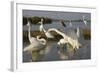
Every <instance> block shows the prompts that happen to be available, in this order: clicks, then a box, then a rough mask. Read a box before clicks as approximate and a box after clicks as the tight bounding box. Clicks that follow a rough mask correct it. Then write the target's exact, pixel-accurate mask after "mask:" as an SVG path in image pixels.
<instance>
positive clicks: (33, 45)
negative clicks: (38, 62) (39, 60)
mask: <svg viewBox="0 0 100 73" xmlns="http://www.w3.org/2000/svg"><path fill="white" fill-rule="evenodd" d="M27 26H28V38H29V41H30V45H29V46H27V47H25V48H24V51H29V52H32V51H36V50H41V49H43V48H45V46H46V40H45V39H43V38H41V39H40V36H37V37H36V38H35V37H32V36H31V34H30V22H29V21H28V24H27Z"/></svg>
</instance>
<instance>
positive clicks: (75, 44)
mask: <svg viewBox="0 0 100 73" xmlns="http://www.w3.org/2000/svg"><path fill="white" fill-rule="evenodd" d="M48 31H55V32H56V33H58V34H59V35H61V36H62V37H63V38H62V39H60V40H59V42H58V44H63V43H69V44H70V45H71V46H72V48H73V49H79V47H80V46H81V44H80V43H79V41H78V39H73V38H71V37H69V36H67V35H66V34H64V33H63V32H60V31H59V30H57V29H55V28H51V29H49V30H48Z"/></svg>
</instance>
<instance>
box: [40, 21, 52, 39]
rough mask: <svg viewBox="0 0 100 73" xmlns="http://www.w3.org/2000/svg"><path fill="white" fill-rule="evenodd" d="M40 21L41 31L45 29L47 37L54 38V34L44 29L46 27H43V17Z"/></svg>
mask: <svg viewBox="0 0 100 73" xmlns="http://www.w3.org/2000/svg"><path fill="white" fill-rule="evenodd" d="M39 23H40V24H41V25H40V31H41V32H42V31H43V32H44V33H45V35H46V37H47V38H54V36H53V35H52V34H51V33H50V32H49V31H46V30H45V29H44V27H43V19H41V21H40V22H39Z"/></svg>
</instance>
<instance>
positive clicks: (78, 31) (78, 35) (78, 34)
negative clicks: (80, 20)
mask: <svg viewBox="0 0 100 73" xmlns="http://www.w3.org/2000/svg"><path fill="white" fill-rule="evenodd" d="M76 34H77V37H78V38H79V37H80V29H79V27H77V31H76Z"/></svg>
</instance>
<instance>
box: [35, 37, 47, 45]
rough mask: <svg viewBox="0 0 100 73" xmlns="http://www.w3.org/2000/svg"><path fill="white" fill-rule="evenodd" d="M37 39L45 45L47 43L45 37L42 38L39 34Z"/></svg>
mask: <svg viewBox="0 0 100 73" xmlns="http://www.w3.org/2000/svg"><path fill="white" fill-rule="evenodd" d="M37 40H38V41H40V42H41V44H43V45H46V43H47V42H46V40H45V39H43V38H41V39H40V37H39V36H37Z"/></svg>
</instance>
